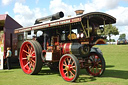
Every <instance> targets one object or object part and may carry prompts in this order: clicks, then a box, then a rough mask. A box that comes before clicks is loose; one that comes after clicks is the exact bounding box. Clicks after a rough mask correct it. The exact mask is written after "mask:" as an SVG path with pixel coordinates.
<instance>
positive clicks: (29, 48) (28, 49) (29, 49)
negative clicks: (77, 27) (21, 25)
mask: <svg viewBox="0 0 128 85" xmlns="http://www.w3.org/2000/svg"><path fill="white" fill-rule="evenodd" d="M26 46H27V48H28V52H29V51H30V48H29V46H28V44H26Z"/></svg>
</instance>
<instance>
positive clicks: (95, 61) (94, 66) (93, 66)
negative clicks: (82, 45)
mask: <svg viewBox="0 0 128 85" xmlns="http://www.w3.org/2000/svg"><path fill="white" fill-rule="evenodd" d="M87 62H88V64H90V66H89V67H88V68H87V70H88V72H89V73H90V75H92V76H97V75H99V74H101V73H102V71H103V68H102V60H101V59H100V57H99V56H98V55H97V54H94V53H91V54H90V56H89V57H88V61H87Z"/></svg>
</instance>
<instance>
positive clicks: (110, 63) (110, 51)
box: [0, 45, 128, 85]
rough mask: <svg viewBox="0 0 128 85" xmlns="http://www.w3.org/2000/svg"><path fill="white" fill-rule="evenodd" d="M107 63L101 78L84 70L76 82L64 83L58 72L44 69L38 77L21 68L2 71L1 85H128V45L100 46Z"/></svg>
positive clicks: (0, 74)
mask: <svg viewBox="0 0 128 85" xmlns="http://www.w3.org/2000/svg"><path fill="white" fill-rule="evenodd" d="M96 47H98V48H100V49H101V50H102V52H103V55H104V58H105V61H106V71H105V73H104V74H103V75H102V76H101V77H92V76H89V75H87V73H86V71H85V70H84V69H83V70H81V72H80V74H81V75H80V76H79V78H78V79H77V81H76V82H66V81H64V80H63V79H62V78H61V76H60V74H59V73H58V72H53V71H51V70H50V69H49V68H48V67H43V68H42V70H41V72H40V73H39V74H38V75H27V74H24V73H23V71H22V70H21V69H20V68H13V69H11V70H0V85H127V84H128V45H98V46H96Z"/></svg>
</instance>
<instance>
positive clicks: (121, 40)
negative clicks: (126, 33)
mask: <svg viewBox="0 0 128 85" xmlns="http://www.w3.org/2000/svg"><path fill="white" fill-rule="evenodd" d="M121 44H128V40H126V39H125V38H119V39H118V40H117V45H121Z"/></svg>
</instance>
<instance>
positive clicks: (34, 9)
mask: <svg viewBox="0 0 128 85" xmlns="http://www.w3.org/2000/svg"><path fill="white" fill-rule="evenodd" d="M78 9H82V10H85V12H84V13H88V12H95V11H99V12H105V13H108V14H110V15H112V16H114V17H115V18H116V19H117V23H116V24H115V25H116V27H117V28H118V29H119V31H120V34H122V33H126V34H127V39H128V0H1V2H0V14H9V15H10V16H11V17H12V18H14V19H15V20H16V21H17V22H18V23H20V24H21V25H22V26H30V25H33V24H34V22H35V19H36V18H40V17H42V16H47V15H51V14H53V13H56V12H59V11H63V12H64V14H65V16H68V15H75V13H74V11H75V10H78ZM118 37H119V36H113V37H112V38H115V39H116V40H117V38H118Z"/></svg>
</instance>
